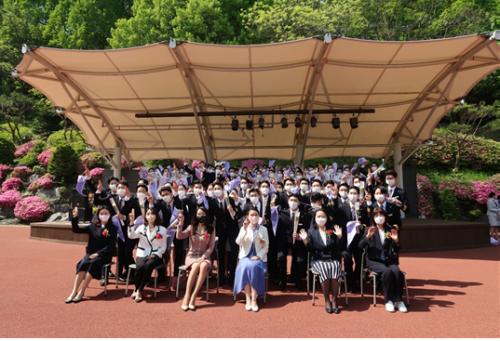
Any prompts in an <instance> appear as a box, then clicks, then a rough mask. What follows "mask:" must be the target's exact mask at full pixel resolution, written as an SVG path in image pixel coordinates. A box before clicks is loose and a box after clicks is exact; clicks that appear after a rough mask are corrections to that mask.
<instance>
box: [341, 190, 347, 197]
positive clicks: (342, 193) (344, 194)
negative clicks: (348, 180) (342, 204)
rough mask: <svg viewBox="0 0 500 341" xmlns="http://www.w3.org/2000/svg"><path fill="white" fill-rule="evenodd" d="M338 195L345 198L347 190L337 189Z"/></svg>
mask: <svg viewBox="0 0 500 341" xmlns="http://www.w3.org/2000/svg"><path fill="white" fill-rule="evenodd" d="M339 195H340V197H341V198H342V199H345V198H347V191H339Z"/></svg>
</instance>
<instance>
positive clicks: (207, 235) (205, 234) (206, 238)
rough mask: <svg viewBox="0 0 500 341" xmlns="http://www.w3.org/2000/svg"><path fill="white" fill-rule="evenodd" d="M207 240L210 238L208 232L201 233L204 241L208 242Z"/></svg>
mask: <svg viewBox="0 0 500 341" xmlns="http://www.w3.org/2000/svg"><path fill="white" fill-rule="evenodd" d="M209 238H210V235H209V234H208V232H205V233H203V239H204V240H208V239H209Z"/></svg>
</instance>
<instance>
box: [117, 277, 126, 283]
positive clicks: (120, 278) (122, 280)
mask: <svg viewBox="0 0 500 341" xmlns="http://www.w3.org/2000/svg"><path fill="white" fill-rule="evenodd" d="M126 281H127V280H126V279H125V278H123V277H121V276H118V282H122V283H125V282H126Z"/></svg>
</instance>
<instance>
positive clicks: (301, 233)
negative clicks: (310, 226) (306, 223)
mask: <svg viewBox="0 0 500 341" xmlns="http://www.w3.org/2000/svg"><path fill="white" fill-rule="evenodd" d="M299 236H300V239H302V240H306V239H307V232H306V230H304V229H300V232H299Z"/></svg>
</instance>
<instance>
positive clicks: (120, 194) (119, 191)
mask: <svg viewBox="0 0 500 341" xmlns="http://www.w3.org/2000/svg"><path fill="white" fill-rule="evenodd" d="M125 193H126V191H125V188H120V189H118V190H117V191H116V194H118V196H120V197H122V198H123V197H124V196H125Z"/></svg>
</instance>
